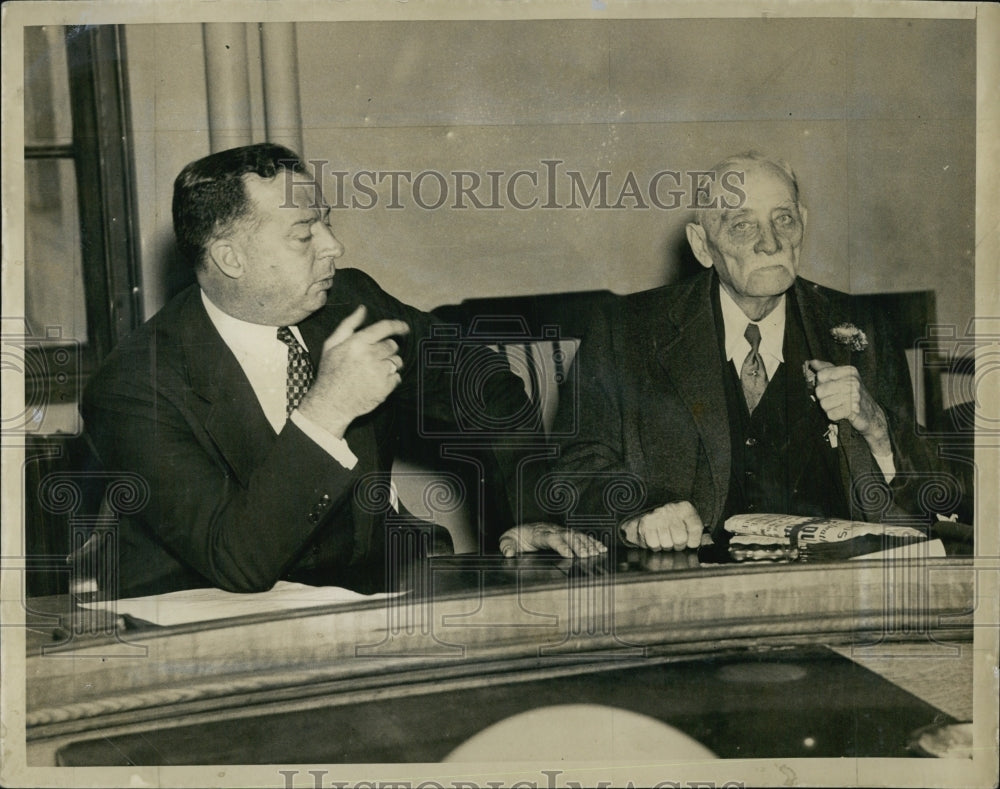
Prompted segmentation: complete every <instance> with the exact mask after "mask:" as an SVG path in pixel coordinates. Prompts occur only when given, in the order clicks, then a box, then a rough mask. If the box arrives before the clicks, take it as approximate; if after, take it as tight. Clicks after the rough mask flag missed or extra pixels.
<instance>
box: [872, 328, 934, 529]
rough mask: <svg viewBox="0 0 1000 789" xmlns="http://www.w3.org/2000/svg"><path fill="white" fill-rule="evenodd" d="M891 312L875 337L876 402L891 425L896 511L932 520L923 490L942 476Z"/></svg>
mask: <svg viewBox="0 0 1000 789" xmlns="http://www.w3.org/2000/svg"><path fill="white" fill-rule="evenodd" d="M888 315H889V312H888V311H887V310H884V309H876V310H875V314H874V316H873V319H872V327H873V328H872V334H873V335H874V344H875V345H876V348H875V350H876V354H875V359H877V366H876V369H875V371H874V375H875V386H874V389H875V395H874V397H875V400H876V401H877V402H878V403H879V405H880V406H882V410H883V411H884V412H885V416H886V421H887V422H888V425H889V439H890V441H891V442H892V456H893V463H894V464H895V467H896V476H895V478H894V479H893V481H892V482H891V483H890V485H889V490H890V491H891V493H892V497H893V507H892V511H894V512H896V513H899V512H900V511H901V512H904V513H907V514H909V515H920V516H924V517H926V518H927V519H931V517H932V516H933V515H934V513H931V512H928V511H926V504H925V502H924V501H922V498H925V497H923V496H921V489H923V488H924V487H925V485H927V484H928V483H929V482H932V481H933V480H934V479H935V478H936V475H937V474H938V473H939V472H940V469H939V467H938V464H937V463H936V462H935V460H934V455H933V451H932V448H931V446H930V444H929V443H928V442H927V440H926V439H925V438H923V437H922V436H921V435H920V434H919V429H918V426H917V420H916V414H915V411H914V407H913V388H912V384H911V379H910V374H909V365H908V364H907V361H906V355H905V353H904V345H903V343H902V341H901V340H900V339H899V337H898V336H897V332H896V330H895V328H894V326H893V324H892V323H891V321H890V320H889V319H888Z"/></svg>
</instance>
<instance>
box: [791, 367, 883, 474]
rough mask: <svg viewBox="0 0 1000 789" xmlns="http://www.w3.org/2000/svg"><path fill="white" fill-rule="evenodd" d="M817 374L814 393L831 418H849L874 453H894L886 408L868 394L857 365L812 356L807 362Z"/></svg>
mask: <svg viewBox="0 0 1000 789" xmlns="http://www.w3.org/2000/svg"><path fill="white" fill-rule="evenodd" d="M806 364H807V365H808V367H809V369H810V370H812V371H813V372H814V373H815V374H816V390H815V392H814V395H815V397H816V401H817V402H818V403H819V404H820V407H821V408H822V409H823V411H824V412H826V416H827V419H829V420H830V421H831V422H839V421H840V420H841V419H846V420H847V421H848V422H849V423H850V425H851V427H853V428H854V429H855V430H857V431H858V432H859V433H860V434H861V435H862V436H864V439H865V441H866V442H868V447H869V449H870V450H871V452H872V454H873V455H876V456H879V455H891V454H892V443H891V442H890V440H889V425H888V422H887V421H886V418H885V412H884V411H883V410H882V407H881V406H880V405H879V404H878V403H876V402H875V399H874V398H873V397H872V396H871V395H870V394H868V390H867V389H866V388H865V385H864V384H863V383H861V376H860V375H859V374H858V371H857V369H856V368H854V367H850V366H847V365H843V366H840V367H836V366H834V365H832V364H830V362H824V361H821V360H819V359H811V360H809V361H808V362H806Z"/></svg>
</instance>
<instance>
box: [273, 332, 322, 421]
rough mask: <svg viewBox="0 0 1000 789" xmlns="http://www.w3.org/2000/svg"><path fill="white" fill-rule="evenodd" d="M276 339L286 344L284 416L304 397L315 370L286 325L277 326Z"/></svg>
mask: <svg viewBox="0 0 1000 789" xmlns="http://www.w3.org/2000/svg"><path fill="white" fill-rule="evenodd" d="M278 339H279V340H281V341H282V342H283V343H284V344H285V345H287V346H288V372H287V374H286V378H285V403H286V406H285V416H291V415H292V411H294V410H295V408H296V407H297V406H298V404H299V403H300V402H301V401H302V398H303V397H305V394H306V392H308V391H309V387H310V386H312V382H313V378H315V376H316V371H315V370H313V366H312V362H311V361H310V359H309V354H308V353H307V352H306V350H305V348H303V347H302V346H301V345H299V341H298V340H296V339H295V335H294V334H292V332H291V330H290V329H289V328H288V327H287V326H279V327H278Z"/></svg>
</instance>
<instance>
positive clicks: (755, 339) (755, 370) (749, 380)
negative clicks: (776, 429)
mask: <svg viewBox="0 0 1000 789" xmlns="http://www.w3.org/2000/svg"><path fill="white" fill-rule="evenodd" d="M743 336H744V337H745V338H746V341H747V342H748V343H750V353H748V354H747V358H746V359H744V360H743V367H742V369H741V370H740V383H741V384H743V396H744V397H746V400H747V407H748V408H749V409H750V413H751V414H752V413H753V410H754V409H755V408H756V407H757V404H758V403H759V402H760V398H762V397H763V396H764V390H765V389H767V369H766V368H765V367H764V360H763V359H761V358H760V327H758V326H757V324H756V323H750V324H747V330H746V331H745V332H743Z"/></svg>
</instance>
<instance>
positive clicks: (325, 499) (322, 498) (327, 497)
mask: <svg viewBox="0 0 1000 789" xmlns="http://www.w3.org/2000/svg"><path fill="white" fill-rule="evenodd" d="M319 500H320V501H322V502H323V503H324V504H329V503H330V494H329V493H324V494H323V495H322V496H320V497H319Z"/></svg>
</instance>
